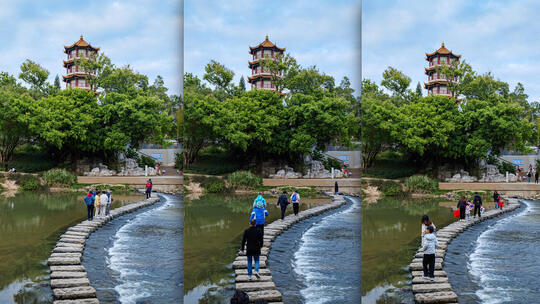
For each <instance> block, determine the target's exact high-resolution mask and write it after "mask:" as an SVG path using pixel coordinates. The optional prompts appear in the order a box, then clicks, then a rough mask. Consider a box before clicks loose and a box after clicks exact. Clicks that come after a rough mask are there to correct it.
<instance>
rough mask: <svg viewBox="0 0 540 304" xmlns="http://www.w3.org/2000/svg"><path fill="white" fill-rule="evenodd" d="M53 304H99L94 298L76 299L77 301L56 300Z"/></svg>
mask: <svg viewBox="0 0 540 304" xmlns="http://www.w3.org/2000/svg"><path fill="white" fill-rule="evenodd" d="M53 304H99V300H98V299H96V298H89V299H77V300H56V301H54V302H53Z"/></svg>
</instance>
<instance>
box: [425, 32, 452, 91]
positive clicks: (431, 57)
mask: <svg viewBox="0 0 540 304" xmlns="http://www.w3.org/2000/svg"><path fill="white" fill-rule="evenodd" d="M460 57H461V55H456V54H454V53H452V51H449V50H448V49H447V48H445V47H444V42H443V43H442V45H441V48H440V49H438V50H436V51H435V52H433V53H431V54H427V53H426V60H427V61H428V62H429V66H428V67H427V68H426V75H428V82H426V83H424V88H426V90H427V91H428V95H443V96H452V92H450V91H449V90H448V81H450V80H449V79H446V78H445V77H443V76H442V75H440V73H439V72H437V66H440V65H443V64H446V65H450V64H451V63H452V62H454V61H457V60H459V58H460ZM452 81H455V80H452Z"/></svg>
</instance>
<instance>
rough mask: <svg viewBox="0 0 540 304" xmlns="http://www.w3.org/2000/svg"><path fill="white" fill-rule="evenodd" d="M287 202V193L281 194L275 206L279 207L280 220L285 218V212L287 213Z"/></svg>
mask: <svg viewBox="0 0 540 304" xmlns="http://www.w3.org/2000/svg"><path fill="white" fill-rule="evenodd" d="M288 204H289V202H288V201H287V191H283V194H281V195H280V196H279V198H278V201H277V205H276V206H278V207H281V220H283V219H284V218H285V212H286V211H287V205H288Z"/></svg>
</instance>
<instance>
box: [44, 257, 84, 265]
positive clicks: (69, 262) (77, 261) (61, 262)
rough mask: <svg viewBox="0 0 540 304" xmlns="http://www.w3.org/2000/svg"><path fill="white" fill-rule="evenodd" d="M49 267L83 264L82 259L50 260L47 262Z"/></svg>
mask: <svg viewBox="0 0 540 304" xmlns="http://www.w3.org/2000/svg"><path fill="white" fill-rule="evenodd" d="M47 264H48V265H79V264H81V259H78V258H69V257H65V258H49V259H48V260H47Z"/></svg>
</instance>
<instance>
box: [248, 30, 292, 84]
mask: <svg viewBox="0 0 540 304" xmlns="http://www.w3.org/2000/svg"><path fill="white" fill-rule="evenodd" d="M283 52H285V48H280V47H277V46H276V45H275V44H274V43H272V42H271V41H270V40H268V36H266V39H265V40H264V41H263V42H261V43H259V45H257V46H250V47H249V53H250V54H251V55H252V56H253V61H249V68H250V69H251V76H250V77H248V82H249V83H250V84H251V88H252V89H255V88H257V89H267V90H274V91H275V90H276V89H277V88H276V87H275V86H274V84H273V83H272V82H271V79H272V74H271V73H270V71H268V70H265V69H264V68H263V67H262V65H261V59H264V58H265V57H269V58H275V57H276V56H277V55H278V54H283ZM280 73H281V72H280Z"/></svg>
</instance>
